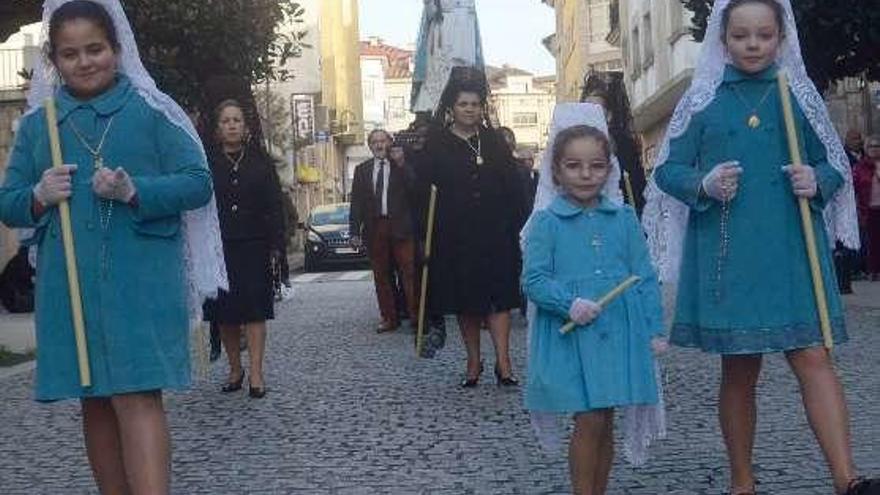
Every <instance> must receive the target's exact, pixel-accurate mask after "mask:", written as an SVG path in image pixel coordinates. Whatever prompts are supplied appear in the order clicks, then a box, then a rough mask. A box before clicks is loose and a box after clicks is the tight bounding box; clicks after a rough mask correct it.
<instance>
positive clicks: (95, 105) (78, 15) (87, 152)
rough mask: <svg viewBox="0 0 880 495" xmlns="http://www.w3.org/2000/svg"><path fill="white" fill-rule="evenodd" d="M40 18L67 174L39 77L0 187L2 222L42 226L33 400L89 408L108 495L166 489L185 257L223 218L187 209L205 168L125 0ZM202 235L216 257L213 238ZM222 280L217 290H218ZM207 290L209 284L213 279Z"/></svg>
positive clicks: (186, 280) (205, 185) (184, 383)
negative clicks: (81, 343) (77, 332)
mask: <svg viewBox="0 0 880 495" xmlns="http://www.w3.org/2000/svg"><path fill="white" fill-rule="evenodd" d="M45 15H46V18H45V19H44V22H46V23H47V25H48V35H49V38H48V40H47V50H46V53H47V54H48V57H49V61H50V62H51V63H52V65H53V66H54V68H55V69H56V70H57V72H58V73H59V75H60V76H61V80H62V81H63V85H61V86H60V87H58V88H57V90H56V91H55V92H54V95H52V96H54V99H55V101H56V107H57V126H58V130H59V133H60V139H61V149H62V155H63V160H64V163H66V164H67V165H64V166H63V167H58V168H52V160H51V156H50V148H49V138H48V129H47V128H48V126H47V123H46V111H45V110H44V109H43V108H41V107H40V106H39V104H40V103H42V102H41V101H34V100H36V97H37V96H39V95H41V93H43V92H45V90H46V88H47V87H52V85H51V84H49V85H48V86H47V84H46V82H47V81H49V80H50V79H49V78H47V77H45V74H42V73H41V74H40V75H39V76H38V77H37V78H36V79H35V82H34V88H33V92H32V95H31V96H32V98H31V100H32V101H31V103H32V104H33V103H37V104H36V105H34V107H33V108H32V110H31V111H30V112H29V113H28V114H26V116H25V117H24V118H23V119H22V120H21V125H20V127H19V130H18V133H17V135H16V140H15V145H14V147H13V150H12V153H11V156H10V161H9V167H8V170H7V173H6V177H5V181H4V183H3V185H2V187H0V221H2V222H3V223H5V224H7V225H9V226H10V227H28V228H34V229H35V233H34V235H33V237H32V238H31V240H30V242H31V243H32V244H33V245H34V246H35V248H36V251H37V275H36V315H35V323H36V331H37V372H36V398H37V400H40V401H54V400H59V399H68V398H78V399H80V400H81V404H82V412H83V422H84V432H85V441H86V449H87V453H88V456H89V460H90V462H91V464H92V468H93V472H94V473H95V478H96V481H97V483H98V485H99V488H100V490H101V492H102V493H167V491H168V479H169V462H170V454H169V439H168V428H167V425H166V422H165V414H164V411H163V406H162V395H161V391H162V390H163V389H166V388H170V389H184V388H187V387H188V385H189V383H190V366H189V351H188V342H189V340H188V330H189V320H190V316H191V315H190V312H189V310H188V297H189V294H190V291H191V289H192V287H194V286H197V285H198V283H191V282H192V280H193V279H194V277H193V273H194V272H195V271H198V270H193V265H192V262H193V258H191V257H189V256H188V255H187V254H186V253H187V252H188V247H189V246H190V244H189V242H188V241H189V240H190V239H189V236H190V235H191V234H192V233H193V232H196V231H198V230H199V228H201V229H202V230H203V232H207V233H210V231H212V230H216V228H217V227H216V214H213V226H212V225H211V222H210V220H207V221H199V220H195V221H194V220H193V217H188V218H187V219H184V217H183V213H184V211H186V210H196V209H200V208H202V207H205V206H206V205H207V206H209V207H210V206H211V205H212V203H211V202H212V189H211V176H210V172H209V171H208V168H207V164H206V161H205V157H204V152H203V151H202V149H201V146H200V144H199V142H198V141H197V139H196V138H195V133H194V131H193V130H192V129H191V125H189V126H187V124H189V122H188V121H186V120H185V116H184V114H183V112H182V111H181V110H180V109H179V107H176V105H175V106H173V107H170V105H172V104H173V102H171V101H170V99H168V98H167V96H164V95H162V94H161V93H158V91H157V90H156V89H155V86H154V85H152V86H151V85H149V84H147V82H146V80H145V79H144V78H145V77H148V76H145V74H146V73H145V72H142V69H143V68H142V66H140V63H139V61H137V63H136V64H135V62H134V61H136V60H137V59H136V57H137V52H136V49H135V48H134V44H133V38H132V37H131V31H130V30H129V29H128V25H127V21H126V20H125V17H124V14H123V13H122V8H121V6H120V5H119V3H118V1H116V0H101V1H100V2H97V1H94V2H93V1H83V0H74V1H64V0H55V1H50V2H47V6H46V9H45ZM132 57H134V61H133V60H132ZM138 69H139V70H138ZM149 82H150V83H151V82H152V80H151V79H150V80H149ZM181 116H184V117H183V119H181V118H180V117H181ZM64 200H66V201H67V202H68V204H69V206H70V217H71V226H72V231H73V239H74V243H75V247H76V264H77V268H78V273H79V286H80V292H81V294H82V308H83V313H84V320H85V333H86V340H87V348H88V362H89V365H90V371H91V386H88V387H83V386H81V384H80V381H79V369H78V362H77V355H76V346H75V342H74V329H73V324H72V318H71V303H70V296H69V293H68V283H67V273H66V268H65V260H64V249H63V245H62V242H61V225H60V215H59V210H58V208H57V205H58V204H59V203H60V202H61V201H64ZM194 213H198V212H194ZM202 213H203V214H204V216H203V217H202V218H203V219H205V218H206V219H210V218H211V217H212V214H211V212H210V210H208V212H207V213H205V212H204V211H202ZM200 242H202V243H203V245H204V246H206V248H207V249H205V251H208V252H210V251H211V246H212V245H214V243H215V242H216V244H217V245H219V236H217V237H216V238H214V237H213V236H211V235H206V236H205V237H204V238H203V239H201V241H200ZM200 259H202V260H204V259H206V258H204V257H202V258H200ZM220 259H222V258H220ZM212 271H213V273H215V274H216V273H220V272H222V265H220V266H219V267H218V266H214V267H213V269H212V270H205V271H203V272H202V275H205V274H210V273H211V272H212ZM187 275H189V276H187ZM214 281H215V283H214V284H213V286H214V287H213V288H214V289H215V290H216V288H217V287H218V286H222V285H223V284H222V281H221V280H220V279H219V278H215V279H214ZM202 284H203V287H205V288H209V287H210V285H211V282H210V276H206V277H203V278H202Z"/></svg>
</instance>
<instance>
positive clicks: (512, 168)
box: [425, 68, 525, 388]
mask: <svg viewBox="0 0 880 495" xmlns="http://www.w3.org/2000/svg"><path fill="white" fill-rule="evenodd" d="M486 97H487V85H486V79H485V76H484V75H483V74H482V73H481V72H478V71H475V70H474V69H465V68H455V69H454V70H453V73H452V76H451V77H450V80H449V83H448V85H447V87H446V89H445V91H444V92H443V95H442V97H441V101H440V106H439V108H438V110H437V115H436V117H437V120H438V124H439V125H438V129H435V131H434V132H433V133H432V134H431V136H430V137H429V139H428V143H427V145H426V153H425V155H426V158H427V160H428V161H429V173H430V175H431V179H432V180H431V182H432V183H433V184H434V185H436V186H437V188H438V201H437V224H436V230H435V237H434V238H435V244H434V252H433V254H432V257H431V277H430V279H429V282H430V303H431V308H432V314H456V315H457V316H458V323H459V327H460V328H461V334H462V338H463V340H464V344H465V347H466V349H467V372H466V376H465V379H464V380H463V381H462V383H461V385H462V386H463V387H466V388H469V387H474V386H476V385H477V382H478V381H479V377H480V373H481V371H482V368H483V366H482V363H481V361H480V327H481V326H482V323H483V321H488V324H489V330H490V332H491V334H492V340H493V342H494V344H495V354H496V361H495V376H496V379H497V382H498V384H499V385H505V386H515V385H517V384H518V382H517V380H516V378H514V376H513V371H512V367H511V363H510V353H509V337H510V310H511V309H514V308H517V307H519V306H520V290H519V273H520V252H519V231H520V228H521V227H522V223H523V219H524V218H525V208H524V201H523V197H522V196H523V195H522V188H521V187H520V186H519V178H518V176H517V172H516V163H515V162H514V161H513V157H512V155H511V153H510V151H509V150H508V149H507V147H506V145H505V144H504V142H503V141H502V140H501V139H500V138H499V136H498V134H497V133H496V132H495V131H494V130H493V129H492V128H491V127H490V124H489V123H488V119H487V114H488V112H487V106H486Z"/></svg>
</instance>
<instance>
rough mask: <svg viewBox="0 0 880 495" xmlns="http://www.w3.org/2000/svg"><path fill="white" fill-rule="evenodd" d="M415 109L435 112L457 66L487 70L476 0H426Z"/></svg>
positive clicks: (416, 71)
mask: <svg viewBox="0 0 880 495" xmlns="http://www.w3.org/2000/svg"><path fill="white" fill-rule="evenodd" d="M424 2H425V7H424V10H423V11H422V22H421V27H420V28H419V41H418V45H417V47H416V58H415V69H414V70H413V91H412V100H411V109H412V111H413V112H432V113H433V112H434V110H435V109H436V108H437V104H438V103H439V101H440V94H441V93H443V88H444V87H446V82H447V81H448V80H449V74H450V73H451V72H452V68H453V67H456V66H468V67H476V68H478V69H480V70H484V69H485V63H484V62H483V48H482V44H481V42H480V28H479V25H478V23H477V11H476V6H475V0H424Z"/></svg>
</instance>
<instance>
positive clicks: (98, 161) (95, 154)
mask: <svg viewBox="0 0 880 495" xmlns="http://www.w3.org/2000/svg"><path fill="white" fill-rule="evenodd" d="M115 118H116V115H113V116H112V117H110V120H108V121H107V126H106V127H104V132H103V134H101V139H100V141H99V142H98V146H96V147H94V148H92V147H91V145H89V142H88V141H87V140H86V138H85V137H83V135H82V133H81V132H79V129H77V128H76V125H75V124H74V123H73V119H68V121H67V122H68V123H69V124H70V130H72V131H73V134H74V136H76V139H78V140H79V142H80V144H82V145H83V146H84V147H85V148H86V150H88V152H89V154H90V155H92V161H93V163H94V165H95V170H97V169H99V168H101V167H103V166H104V158H103V157H102V156H101V150H103V149H104V142H105V140H106V139H107V134H108V133H109V132H110V126H112V125H113V119H115Z"/></svg>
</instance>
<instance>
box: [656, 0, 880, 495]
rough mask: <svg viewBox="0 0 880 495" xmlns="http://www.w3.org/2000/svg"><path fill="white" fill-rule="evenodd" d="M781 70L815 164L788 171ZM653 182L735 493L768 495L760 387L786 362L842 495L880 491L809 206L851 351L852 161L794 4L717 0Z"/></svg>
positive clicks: (679, 326) (674, 337)
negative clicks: (808, 220)
mask: <svg viewBox="0 0 880 495" xmlns="http://www.w3.org/2000/svg"><path fill="white" fill-rule="evenodd" d="M780 70H785V71H786V72H787V73H788V76H789V78H790V80H791V92H792V94H793V95H794V98H793V99H792V100H793V101H794V102H795V103H796V105H795V109H794V111H795V119H796V124H797V128H798V130H799V134H800V139H799V141H800V142H801V143H803V144H802V148H803V150H802V155H803V157H804V160H803V161H804V162H805V163H804V164H803V165H806V166H803V167H793V166H792V165H790V164H789V152H788V144H787V137H786V134H785V126H784V121H783V116H782V107H781V103H780V99H781V98H780V95H779V90H778V85H777V83H776V75H777V72H778V71H780ZM653 181H654V183H653V184H652V185H651V186H650V188H649V194H648V206H647V207H646V210H645V215H644V222H645V226H646V230H647V231H648V234H649V237H650V241H651V243H652V250H653V254H655V255H656V257H657V259H656V261H657V263H658V265H659V267H660V269H661V276H662V277H663V281H664V282H665V283H666V284H668V285H669V286H672V287H676V286H677V301H676V303H675V317H674V323H673V328H672V333H671V341H672V343H673V344H676V345H679V346H685V347H695V348H698V349H702V350H703V351H705V352H710V353H715V354H720V355H721V367H722V379H721V390H720V394H719V396H720V397H719V419H720V423H721V430H722V433H723V435H724V439H725V443H726V446H727V453H728V456H729V461H730V469H731V486H732V489H731V492H732V493H734V494H751V493H755V477H754V473H753V471H752V445H753V443H754V436H755V422H756V408H755V387H756V383H757V381H758V376H759V374H760V371H761V361H762V356H763V355H764V354H768V353H775V352H783V353H785V357H786V359H787V360H788V362H789V365H790V366H791V369H792V370H793V372H794V374H795V375H796V377H797V378H798V381H799V383H800V388H801V395H802V398H803V403H804V407H805V409H806V412H807V418H808V419H809V422H810V425H811V427H812V429H813V431H814V432H815V434H816V438H817V440H818V442H819V445H820V447H821V449H822V451H823V453H824V454H825V458H826V460H827V462H828V465H829V468H830V470H831V474H832V476H833V482H834V489H835V490H836V493H847V494H856V493H858V494H863V493H878V491H880V487H878V483H877V482H876V481H873V482H872V481H866V480H863V479H859V478H857V477H856V471H855V467H854V466H853V460H852V453H851V449H850V434H849V425H848V422H849V420H848V413H847V410H846V403H845V401H844V397H843V390H842V388H841V385H840V382H839V381H838V379H837V376H836V374H835V371H834V368H833V364H832V361H831V357H830V355H829V353H828V351H827V350H826V349H824V348H823V347H822V343H823V338H822V334H821V331H820V323H819V318H818V316H817V311H816V305H815V299H814V295H813V292H812V282H811V278H810V269H809V265H808V262H807V256H806V247H805V244H804V238H803V235H802V233H801V221H800V218H799V216H800V215H799V211H798V204H797V202H798V198H807V199H808V201H809V204H810V209H811V210H812V223H813V228H814V229H815V231H816V237H817V239H816V244H817V248H818V251H819V261H820V265H821V274H822V277H823V278H824V280H825V290H826V294H825V296H826V298H827V301H828V307H829V313H830V319H831V326H832V336H833V340H834V342H837V343H842V342H845V341H846V340H847V334H846V329H845V325H844V309H843V305H842V303H841V299H840V296H839V294H838V292H837V290H836V284H834V283H833V280H835V278H834V271H833V267H832V260H831V253H830V250H829V246H830V245H831V241H832V240H833V239H835V238H836V239H837V240H840V241H842V242H843V243H844V244H846V245H847V246H849V247H851V248H855V247H857V245H858V230H857V224H856V217H855V204H854V201H853V188H852V182H851V178H850V174H849V164H848V162H847V159H846V155H845V154H844V152H843V149H842V147H841V145H840V142H839V139H838V137H837V134H836V132H835V130H834V127H833V126H832V124H831V122H830V119H829V117H828V112H827V110H826V108H825V106H824V102H823V100H822V98H821V96H820V95H819V93H818V92H817V91H816V89H815V87H814V85H813V84H812V82H811V81H810V80H809V79H808V78H807V74H806V71H805V69H804V65H803V60H802V58H801V53H800V47H799V46H798V34H797V29H796V27H795V23H794V15H793V13H792V9H791V5H790V3H789V2H788V0H719V1H717V2H715V6H714V9H713V11H712V14H711V17H710V20H709V28H708V31H707V33H706V39H705V42H704V46H703V48H702V53H701V55H700V60H699V63H698V65H697V69H696V73H695V75H694V81H693V83H692V85H691V87H690V89H689V90H688V91H687V92H686V93H685V95H684V97H683V98H682V100H681V102H680V103H679V105H678V107H677V108H676V110H675V113H674V115H673V118H672V122H671V124H670V126H669V130H668V134H667V137H666V140H665V142H664V144H663V146H662V148H661V152H660V156H659V160H658V163H657V166H656V168H655V171H654V176H653ZM823 212H824V220H825V221H823ZM826 227H827V229H826ZM829 237H830V238H829ZM871 487H873V488H871Z"/></svg>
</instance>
